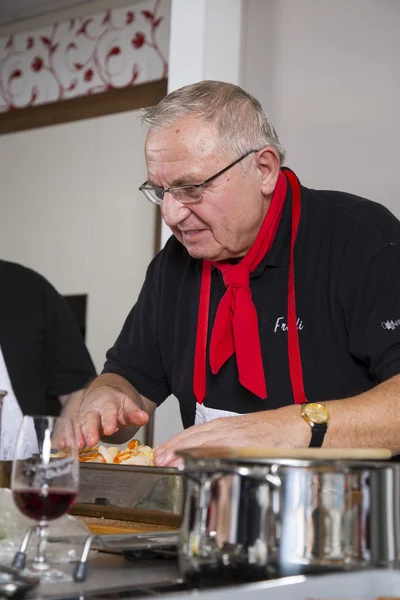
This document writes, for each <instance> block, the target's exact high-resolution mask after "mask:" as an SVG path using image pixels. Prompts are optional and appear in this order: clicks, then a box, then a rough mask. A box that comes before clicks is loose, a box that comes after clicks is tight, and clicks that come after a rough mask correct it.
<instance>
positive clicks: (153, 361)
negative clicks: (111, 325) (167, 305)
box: [103, 261, 171, 404]
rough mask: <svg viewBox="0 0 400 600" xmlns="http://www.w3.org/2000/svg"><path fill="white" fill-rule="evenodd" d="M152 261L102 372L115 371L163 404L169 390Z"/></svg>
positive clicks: (148, 396) (142, 393)
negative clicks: (161, 350)
mask: <svg viewBox="0 0 400 600" xmlns="http://www.w3.org/2000/svg"><path fill="white" fill-rule="evenodd" d="M153 265H154V261H153V263H151V264H150V266H149V269H148V271H147V275H146V280H145V282H144V285H143V287H142V290H141V292H140V295H139V298H138V301H137V303H136V305H135V306H134V307H133V308H132V310H131V312H130V313H129V315H128V317H127V319H126V321H125V324H124V326H123V328H122V330H121V333H120V334H119V336H118V339H117V341H116V342H115V344H114V346H113V347H112V348H111V349H110V350H109V351H108V352H107V360H106V363H105V365H104V369H103V373H116V374H117V375H121V376H122V377H124V378H125V379H127V380H128V381H129V383H131V384H132V385H133V386H134V387H135V388H136V389H137V391H138V392H139V394H141V395H142V396H144V397H145V398H148V399H149V400H152V401H153V402H155V403H156V404H161V403H162V402H163V401H164V400H165V399H166V398H167V397H168V396H169V395H170V394H171V390H170V386H169V383H168V381H167V377H166V375H165V371H164V367H163V363H162V358H161V353H160V344H159V296H158V293H157V291H156V290H155V287H154V285H153V282H152V280H151V275H150V273H151V270H152V266H153Z"/></svg>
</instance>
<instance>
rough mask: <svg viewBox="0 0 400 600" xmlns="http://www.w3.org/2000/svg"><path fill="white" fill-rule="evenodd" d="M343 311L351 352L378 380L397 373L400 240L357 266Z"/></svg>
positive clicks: (399, 355)
mask: <svg viewBox="0 0 400 600" xmlns="http://www.w3.org/2000/svg"><path fill="white" fill-rule="evenodd" d="M344 311H345V318H346V324H347V327H348V332H349V351H350V352H351V354H352V355H353V356H355V357H356V358H358V359H359V360H361V361H363V362H364V363H365V364H366V365H367V366H368V368H369V371H370V373H371V374H372V376H373V377H374V378H375V379H376V380H377V381H378V382H380V381H385V380H387V379H389V378H390V377H393V376H394V375H397V374H399V373H400V240H392V241H390V240H387V241H386V244H385V247H384V248H383V249H382V250H381V251H379V252H378V253H376V254H375V256H373V257H372V258H371V259H370V260H369V261H368V262H366V263H364V264H360V265H359V271H358V273H357V275H356V276H355V278H354V282H353V285H352V286H351V287H350V288H349V292H348V294H347V299H346V303H345V307H344Z"/></svg>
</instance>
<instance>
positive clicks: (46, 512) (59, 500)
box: [13, 488, 76, 521]
mask: <svg viewBox="0 0 400 600" xmlns="http://www.w3.org/2000/svg"><path fill="white" fill-rule="evenodd" d="M13 496H14V501H15V504H16V505H17V506H18V508H19V510H20V511H21V512H22V513H23V514H24V515H26V516H27V517H29V518H30V519H34V520H35V521H41V520H42V519H46V520H49V521H50V520H52V519H58V517H61V516H62V515H63V514H64V513H66V512H67V510H68V509H69V507H70V506H71V505H72V504H73V503H74V502H75V498H76V492H75V491H73V490H63V489H56V488H54V489H50V490H48V491H47V494H46V495H44V494H42V493H41V491H40V490H31V489H29V488H27V489H21V490H15V491H14V492H13Z"/></svg>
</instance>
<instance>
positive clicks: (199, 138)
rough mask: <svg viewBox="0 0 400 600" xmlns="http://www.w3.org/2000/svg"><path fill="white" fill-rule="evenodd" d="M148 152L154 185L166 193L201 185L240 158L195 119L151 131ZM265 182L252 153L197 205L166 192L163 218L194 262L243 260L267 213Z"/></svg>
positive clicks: (213, 184)
mask: <svg viewBox="0 0 400 600" xmlns="http://www.w3.org/2000/svg"><path fill="white" fill-rule="evenodd" d="M249 150H251V148H249ZM145 152H146V162H147V171H148V180H149V182H150V183H151V184H153V185H156V186H159V187H162V188H165V189H166V188H168V187H170V186H173V185H190V184H192V185H193V184H198V183H202V182H203V181H205V180H206V179H208V178H209V177H211V176H212V175H214V174H215V173H217V172H218V171H220V170H221V169H223V168H224V167H226V166H227V165H228V164H229V163H230V162H233V161H234V160H235V158H237V157H236V156H231V157H229V156H228V155H227V153H226V152H224V151H223V150H222V149H221V147H220V144H219V135H218V132H217V129H216V127H215V125H214V124H212V123H208V122H204V121H201V120H200V119H199V118H197V117H194V116H186V117H183V118H181V119H179V120H178V121H176V122H175V123H174V124H173V125H172V126H171V127H168V128H166V129H163V130H161V131H150V132H149V133H148V136H147V140H146V148H145ZM261 178H262V173H261V170H260V169H259V167H258V164H257V157H256V155H255V154H251V155H250V156H248V157H247V158H245V159H244V160H243V161H242V163H239V164H237V165H235V166H234V167H232V169H230V170H229V171H227V172H226V173H224V174H223V175H221V176H220V177H218V178H216V179H215V180H214V181H212V182H210V183H209V184H207V185H206V186H204V188H202V195H203V199H202V200H201V201H200V202H199V203H198V204H191V205H183V204H181V203H180V202H178V201H177V200H175V198H174V197H173V196H172V195H171V194H170V193H167V194H165V195H164V199H163V202H162V204H161V213H162V216H163V219H164V221H165V223H166V224H167V225H168V227H169V228H170V229H171V231H172V233H173V234H174V235H175V237H176V238H177V239H178V240H179V241H180V242H181V243H182V244H183V245H184V246H185V248H186V249H187V251H188V252H189V254H190V255H191V256H193V257H194V258H205V259H208V260H213V261H217V260H226V259H229V258H235V257H240V256H243V255H244V254H245V253H246V252H247V250H248V249H249V248H250V247H251V245H252V244H253V242H254V240H255V238H256V237H257V233H258V231H259V229H260V227H261V224H262V221H263V218H264V216H265V214H266V212H267V210H268V205H269V198H267V197H266V196H265V195H264V194H263V193H262V190H261Z"/></svg>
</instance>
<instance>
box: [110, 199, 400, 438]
mask: <svg viewBox="0 0 400 600" xmlns="http://www.w3.org/2000/svg"><path fill="white" fill-rule="evenodd" d="M290 231H291V197H290V191H288V197H287V199H286V202H285V207H284V211H283V215H282V220H281V223H280V226H279V229H278V233H277V236H276V238H275V241H274V243H273V246H272V248H271V250H270V252H269V253H268V254H267V255H266V257H265V258H264V260H263V261H262V263H261V264H260V265H259V266H258V268H257V270H256V271H255V272H254V273H252V274H251V290H252V294H253V301H254V303H255V305H256V308H257V314H258V322H259V331H260V340H261V348H262V355H263V362H264V371H265V374H266V383H267V392H268V397H267V399H266V400H261V399H260V398H258V397H256V396H255V395H253V394H252V393H251V392H249V391H248V390H247V389H245V388H243V387H242V386H241V385H240V383H239V381H238V374H237V367H236V358H235V356H233V357H231V358H230V359H229V360H228V362H227V363H225V364H224V365H223V367H222V368H221V370H220V371H219V373H218V374H217V375H213V374H212V373H211V370H210V366H209V360H208V355H207V365H208V366H207V395H206V398H205V401H204V404H205V406H208V407H210V408H216V409H221V410H227V411H234V412H237V413H248V412H256V411H261V410H268V409H275V408H279V407H282V406H285V405H289V404H291V403H293V401H294V400H293V394H292V388H291V382H290V376H289V364H288V336H287V302H288V265H289V243H290ZM294 260H295V291H296V304H297V325H298V330H299V340H300V352H301V361H302V365H303V376H304V387H305V393H306V396H307V399H308V401H311V402H316V401H323V400H333V399H341V398H346V397H351V396H354V395H357V394H360V393H361V392H364V391H366V390H368V389H370V388H371V387H372V386H374V385H375V384H376V383H378V382H380V381H383V380H386V379H388V378H390V377H391V376H393V375H395V374H398V373H400V223H399V221H398V220H397V219H396V218H395V217H394V216H393V215H392V214H391V213H390V212H389V211H388V210H387V209H386V208H384V207H383V206H381V205H380V204H377V203H374V202H371V201H368V200H364V199H362V198H359V197H356V196H353V195H350V194H345V193H341V192H332V191H317V190H311V189H306V188H304V187H302V188H301V219H300V225H299V230H298V234H297V239H296V245H295V259H294ZM200 278H201V261H199V260H196V259H194V258H191V257H190V256H189V254H188V253H187V251H186V250H185V248H184V247H183V246H182V245H181V244H180V243H179V242H178V241H177V240H176V239H175V238H174V237H172V238H170V240H169V241H168V243H167V244H166V246H165V248H164V249H163V250H162V251H161V252H160V253H159V254H158V255H157V256H156V257H155V259H154V260H153V261H152V263H151V264H150V266H149V268H148V271H147V276H146V280H145V283H144V285H143V288H142V291H141V293H140V296H139V299H138V301H137V303H136V305H135V307H134V308H133V309H132V311H131V312H130V314H129V316H128V318H127V320H126V322H125V324H124V326H123V329H122V331H121V333H120V335H119V337H118V339H117V341H116V343H115V345H114V347H113V348H112V349H111V350H109V352H108V353H107V362H106V364H105V367H104V371H105V372H114V373H117V374H119V375H122V376H123V377H125V378H126V379H127V380H128V381H130V382H131V383H132V385H134V386H135V387H136V388H137V390H138V391H139V392H140V393H141V394H142V395H144V396H146V397H147V398H149V399H151V400H153V401H154V402H156V403H157V404H160V403H161V402H163V400H164V399H165V398H166V397H167V396H168V395H170V394H171V393H172V394H174V395H175V396H176V397H177V398H178V400H179V403H180V407H181V414H182V419H183V424H184V426H185V427H188V426H190V425H192V424H193V423H194V417H195V406H196V401H195V397H194V394H193V362H194V348H195V341H196V327H197V313H198V306H199V291H200ZM224 292H225V286H224V283H223V281H222V277H221V273H220V272H219V271H218V270H214V271H213V273H212V284H211V300H210V326H209V337H210V335H211V330H212V324H213V322H214V318H215V313H216V309H217V306H218V303H219V301H220V299H221V298H222V296H223V294H224Z"/></svg>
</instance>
